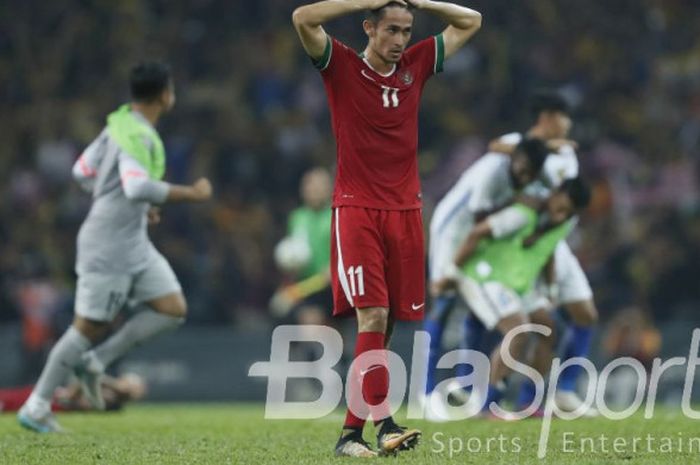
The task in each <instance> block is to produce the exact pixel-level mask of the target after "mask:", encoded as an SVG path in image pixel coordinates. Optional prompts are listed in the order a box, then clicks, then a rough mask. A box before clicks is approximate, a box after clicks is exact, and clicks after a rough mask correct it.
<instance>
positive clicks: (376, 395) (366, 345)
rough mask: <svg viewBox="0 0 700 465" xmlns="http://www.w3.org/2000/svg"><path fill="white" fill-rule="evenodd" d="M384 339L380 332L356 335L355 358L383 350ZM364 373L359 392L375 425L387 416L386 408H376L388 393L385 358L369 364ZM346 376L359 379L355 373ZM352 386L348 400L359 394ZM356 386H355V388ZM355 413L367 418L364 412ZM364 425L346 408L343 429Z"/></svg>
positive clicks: (363, 421) (358, 375)
mask: <svg viewBox="0 0 700 465" xmlns="http://www.w3.org/2000/svg"><path fill="white" fill-rule="evenodd" d="M384 339H385V335H384V333H380V332H366V333H359V334H358V335H357V342H356V343H355V358H357V357H359V356H360V355H362V354H363V353H365V352H368V351H370V350H384ZM375 367H376V368H375ZM365 373H366V374H365V376H364V379H362V380H361V382H362V389H361V392H362V396H363V397H364V399H365V402H366V403H367V404H369V407H370V413H371V414H372V419H373V420H374V421H375V423H376V422H377V421H379V420H383V419H384V418H386V417H388V416H389V409H388V407H387V408H384V407H377V406H378V405H379V404H381V403H382V402H383V401H384V399H386V397H387V395H388V392H389V371H388V369H387V361H386V357H380V358H378V359H377V360H376V363H372V364H370V366H369V367H368V368H366V369H365ZM348 376H354V377H355V378H356V379H360V378H361V376H360V374H359V373H357V372H353V373H349V374H348ZM352 386H353V385H352V384H351V385H350V387H351V390H350V392H349V394H348V397H350V399H354V398H356V397H355V396H358V395H359V394H360V393H359V392H354V391H355V390H356V389H352ZM357 386H358V385H357V384H356V385H355V387H357ZM357 413H358V414H359V413H362V414H363V416H365V417H367V412H366V411H363V412H357ZM364 424H365V420H363V419H362V418H360V417H358V416H356V415H355V414H353V413H352V411H350V409H349V408H348V412H347V415H346V416H345V427H348V428H362V427H363V426H364Z"/></svg>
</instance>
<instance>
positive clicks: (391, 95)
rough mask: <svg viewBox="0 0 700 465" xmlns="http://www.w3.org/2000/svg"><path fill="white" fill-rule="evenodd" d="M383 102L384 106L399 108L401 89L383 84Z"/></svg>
mask: <svg viewBox="0 0 700 465" xmlns="http://www.w3.org/2000/svg"><path fill="white" fill-rule="evenodd" d="M382 89H383V92H382V103H383V104H384V108H389V107H390V106H391V107H393V108H397V107H398V106H399V89H397V88H395V87H387V86H382Z"/></svg>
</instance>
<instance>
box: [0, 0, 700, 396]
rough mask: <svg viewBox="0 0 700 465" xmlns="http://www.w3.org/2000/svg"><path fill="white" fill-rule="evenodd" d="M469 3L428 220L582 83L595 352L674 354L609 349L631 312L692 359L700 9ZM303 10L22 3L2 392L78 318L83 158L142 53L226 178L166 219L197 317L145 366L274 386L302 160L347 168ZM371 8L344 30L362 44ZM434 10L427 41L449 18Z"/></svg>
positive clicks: (438, 91)
mask: <svg viewBox="0 0 700 465" xmlns="http://www.w3.org/2000/svg"><path fill="white" fill-rule="evenodd" d="M468 3H469V6H472V7H474V8H475V9H477V10H479V11H481V12H482V13H483V15H484V27H483V29H482V31H481V32H480V33H479V34H478V35H477V36H476V37H475V39H474V40H473V41H472V42H471V44H469V45H468V46H467V47H466V48H465V49H464V50H463V51H461V52H460V53H459V54H458V55H457V56H456V57H454V58H453V59H452V60H450V61H449V62H448V64H447V66H446V70H445V73H444V74H443V75H442V76H440V77H438V78H436V79H433V80H432V82H430V83H429V84H428V86H427V88H426V93H425V96H424V99H423V105H422V111H421V123H420V151H421V153H420V166H421V176H422V180H423V185H424V191H425V199H426V201H425V207H426V208H425V210H426V218H429V215H430V211H431V208H432V206H433V205H434V203H435V201H436V200H437V199H439V198H440V196H441V195H442V194H443V193H444V192H445V191H446V190H447V188H448V187H449V186H450V184H451V183H452V182H453V181H454V179H455V178H456V176H457V175H458V174H459V173H460V172H461V171H462V170H463V169H464V168H465V167H466V166H468V165H469V164H470V163H471V162H472V161H473V160H474V159H476V157H478V156H479V155H481V154H482V153H483V152H484V150H485V146H486V143H487V142H488V140H489V139H490V138H492V137H495V136H497V135H500V134H502V133H504V132H510V131H512V130H514V129H518V130H524V129H526V128H527V126H528V124H529V120H528V118H529V114H528V111H527V100H528V96H529V95H530V94H531V93H532V92H533V91H534V90H536V89H537V88H540V87H545V86H548V87H556V88H558V89H560V90H561V91H562V92H564V93H565V94H566V95H567V96H568V97H569V98H570V99H571V100H572V102H574V103H575V104H576V107H577V110H576V114H575V127H574V132H573V138H574V139H576V140H578V141H579V142H580V144H581V149H580V151H579V155H580V160H581V164H582V170H583V172H584V174H585V175H586V176H587V177H588V178H589V179H590V181H591V182H592V183H593V184H594V186H595V198H594V204H593V207H592V208H591V209H590V211H589V212H588V213H587V214H586V216H585V217H584V218H582V221H581V226H580V228H579V232H578V234H577V235H576V237H574V239H573V244H574V246H575V249H576V251H577V254H578V256H579V257H580V259H581V261H582V263H583V265H584V267H585V269H586V271H587V273H588V275H589V277H590V279H591V282H592V285H593V288H594V290H595V293H596V300H597V303H598V307H599V309H600V311H601V315H602V320H603V321H602V327H601V330H600V331H599V335H600V337H599V343H598V344H597V346H596V349H595V357H596V359H597V360H599V361H604V360H605V359H606V358H608V357H610V356H612V355H615V353H616V352H617V353H618V354H619V353H622V352H625V351H628V352H632V355H640V356H642V357H644V356H646V357H649V356H650V355H653V354H652V353H654V352H655V348H654V345H655V344H654V343H653V342H651V343H649V344H648V345H649V346H651V347H649V348H648V350H646V349H645V344H644V343H643V342H642V343H641V345H640V344H637V345H633V347H632V349H629V350H627V349H624V348H620V347H621V346H620V345H618V346H615V348H613V346H609V344H608V343H606V336H605V335H606V334H609V333H608V328H610V327H613V328H617V329H619V330H620V331H622V332H620V331H618V333H619V334H623V335H624V336H622V337H623V338H625V337H626V338H629V340H631V341H639V340H641V341H644V340H646V339H645V335H648V334H650V333H651V334H653V333H654V331H655V330H654V329H653V328H659V330H660V334H661V335H662V342H663V344H662V346H661V353H662V354H664V355H671V354H674V355H675V354H683V351H686V352H687V347H688V341H689V339H690V328H693V327H695V326H697V324H698V323H699V322H700V315H699V314H698V310H700V309H699V308H698V307H699V305H700V286H698V284H697V279H698V276H700V210H699V207H700V205H699V203H698V192H699V189H700V186H699V184H698V179H699V178H698V176H699V175H700V34H698V32H699V30H698V24H700V3H698V2H696V1H693V0H644V1H639V0H616V1H614V2H607V1H602V0H595V1H593V0H592V1H586V2H574V3H572V2H566V1H564V0H537V1H527V2H511V1H505V0H501V1H494V0H488V1H478V0H477V1H473V2H468ZM299 4H301V2H298V1H289V0H257V1H238V2H236V1H220V0H196V1H189V2H184V1H167V2H166V1H151V2H146V1H136V0H125V1H120V2H108V1H98V0H94V1H77V0H63V1H60V2H37V1H33V0H32V1H19V0H10V1H6V2H2V3H1V4H0V92H1V93H2V97H0V122H1V123H0V140H2V144H0V347H1V348H2V352H3V357H2V362H0V385H12V384H18V383H24V382H32V381H33V380H34V379H35V377H36V376H37V374H38V371H39V369H40V368H41V365H42V363H43V358H44V356H45V355H46V353H47V350H48V349H49V348H50V346H51V344H52V342H53V338H54V337H56V336H57V335H60V334H61V332H62V330H63V328H64V327H65V326H66V325H67V324H68V322H69V321H70V318H71V316H72V298H73V286H74V281H75V276H74V273H73V260H74V252H75V247H74V241H75V234H76V232H77V228H78V227H79V225H80V222H81V220H82V219H83V217H84V215H85V213H86V212H87V209H88V206H89V198H88V197H87V196H85V195H83V194H82V193H80V192H79V190H78V187H77V186H76V185H75V184H74V183H72V182H71V179H70V167H71V165H72V163H73V161H74V160H75V158H76V157H77V156H78V154H79V153H80V152H81V150H82V149H83V148H84V147H85V145H86V144H87V143H88V142H89V141H90V140H91V139H92V138H93V137H94V136H95V135H96V134H97V132H98V131H99V130H100V128H101V127H102V124H103V121H104V117H105V115H106V114H107V113H108V112H109V111H111V110H112V109H113V108H115V107H116V106H117V105H118V104H120V103H121V102H122V101H124V100H125V99H126V98H127V88H126V80H127V75H128V70H129V67H130V66H131V65H132V64H133V63H134V62H135V61H137V60H139V59H141V58H144V57H162V58H164V59H165V60H167V61H169V62H170V63H171V64H172V65H173V68H174V71H175V79H176V86H177V92H178V103H177V106H176V108H175V111H174V112H173V113H172V114H170V115H168V116H167V117H166V118H165V119H164V121H163V123H162V125H161V126H160V128H159V129H160V130H161V133H162V135H163V138H164V141H165V143H166V147H167V151H168V160H169V161H168V179H169V180H171V181H175V182H185V181H189V180H192V179H194V178H195V177H196V176H199V175H207V176H210V177H211V178H212V180H213V183H214V186H215V193H216V199H215V201H213V202H211V203H209V204H208V205H206V206H168V207H166V209H165V214H164V220H163V223H162V224H161V225H160V226H158V227H157V228H156V229H155V230H153V232H152V237H153V238H154V241H155V242H156V244H157V245H158V247H159V248H160V249H161V250H162V251H163V252H164V254H165V255H166V256H167V257H168V258H169V259H170V260H171V262H172V264H173V266H174V268H175V270H176V272H177V274H178V276H179V277H180V279H181V281H182V283H183V285H184V288H185V292H186V295H187V297H188V300H189V305H190V317H189V321H188V323H187V324H186V326H185V328H183V329H181V330H180V331H179V332H178V333H176V334H175V335H171V336H168V337H165V338H163V339H161V340H159V341H158V342H157V343H156V344H154V345H153V346H151V347H147V348H144V349H143V350H142V351H139V352H137V353H136V354H135V355H134V356H133V357H132V359H130V361H127V365H128V366H129V367H130V368H131V369H136V370H139V369H140V370H141V371H142V372H144V373H145V374H146V376H147V377H148V378H149V380H150V381H151V382H152V384H153V385H154V386H155V389H154V390H153V391H152V396H153V398H156V399H157V398H159V397H162V398H165V397H168V398H173V396H175V397H177V396H181V397H183V398H206V397H208V396H209V397H212V398H254V397H255V396H256V394H257V395H259V394H260V389H259V386H260V385H259V384H255V383H253V382H252V381H248V380H247V379H246V378H245V370H244V368H245V366H246V365H247V364H249V362H250V361H251V360H255V359H263V358H266V357H267V355H268V354H269V346H268V345H267V344H268V343H267V341H268V340H269V339H268V337H269V336H268V335H269V332H270V330H271V328H272V327H273V325H274V324H275V321H274V320H273V319H272V318H271V317H270V316H269V315H268V312H267V310H266V306H267V302H268V299H269V298H270V296H271V294H272V292H273V291H274V289H275V287H276V286H277V284H278V282H279V278H280V277H279V274H278V273H277V271H276V270H275V266H274V262H273V260H272V250H273V247H274V245H275V243H276V242H277V241H278V240H279V239H280V238H281V237H282V236H283V235H284V233H285V222H286V213H287V212H288V211H289V210H290V209H292V208H293V207H294V206H296V205H297V204H298V187H297V185H298V181H299V178H300V175H301V173H303V171H304V170H305V169H307V168H309V167H311V166H316V165H323V166H327V167H332V165H333V161H334V142H333V139H332V135H331V132H330V126H329V122H328V111H327V108H326V103H325V95H324V91H323V86H322V83H321V80H320V78H319V76H318V74H317V72H316V71H315V70H314V68H313V67H312V66H311V65H310V63H309V62H308V59H307V58H306V57H305V56H304V55H303V52H302V48H301V46H300V45H299V43H298V40H297V38H296V36H295V33H294V30H293V28H292V26H291V22H290V15H291V11H292V10H293V9H294V7H295V6H297V5H299ZM360 20H361V17H360V16H354V17H350V18H344V19H342V20H339V21H336V22H334V23H333V24H331V25H329V27H328V30H329V31H330V32H331V33H332V34H334V35H336V36H338V37H339V38H341V39H343V40H345V41H347V42H349V43H350V44H352V45H353V46H354V47H355V48H357V49H360V48H361V47H362V46H364V38H363V36H362V33H361V28H360V27H359V22H360ZM416 21H417V22H416V28H415V33H414V37H415V38H420V37H424V36H425V35H427V34H430V33H437V32H439V30H440V27H441V25H440V23H439V22H437V21H436V20H434V19H433V18H430V17H428V16H425V15H421V14H418V16H417V20H416ZM633 321H634V322H637V324H632V325H629V326H631V329H630V328H629V327H627V326H626V324H628V323H630V322H633ZM640 328H641V329H640ZM647 329H648V331H647ZM626 330H629V331H632V332H633V333H634V332H635V331H637V332H639V334H638V335H637V336H639V337H637V336H635V335H632V336H630V335H629V334H628V333H625V332H624V331H626ZM635 334H636V333H635ZM651 339H653V337H651ZM622 346H624V344H622ZM640 347H641V349H640ZM639 350H641V352H640V353H639V354H637V352H636V351H639ZM647 352H649V353H647ZM178 354H179V355H178ZM188 357H189V358H188ZM256 357H257V358H256ZM227 363H228V364H229V365H231V366H235V367H237V368H235V369H233V368H232V370H226V369H223V370H222V369H221V364H227ZM198 370H199V371H198ZM216 370H220V371H219V372H218V373H217V371H216ZM206 373H212V374H210V375H207V374H206ZM217 374H218V375H220V377H219V378H217V376H216V375H217ZM256 386H258V387H256ZM173 387H176V388H179V389H173ZM176 393H177V394H176Z"/></svg>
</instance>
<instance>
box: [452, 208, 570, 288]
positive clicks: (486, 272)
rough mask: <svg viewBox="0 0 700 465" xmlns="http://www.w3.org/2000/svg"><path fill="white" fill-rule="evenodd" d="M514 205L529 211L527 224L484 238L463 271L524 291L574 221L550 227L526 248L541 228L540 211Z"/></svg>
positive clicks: (526, 213) (472, 276)
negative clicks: (524, 244) (532, 235)
mask: <svg viewBox="0 0 700 465" xmlns="http://www.w3.org/2000/svg"><path fill="white" fill-rule="evenodd" d="M513 207H514V208H517V209H519V210H520V211H521V212H522V213H524V214H525V215H526V217H527V223H526V225H525V226H523V227H522V228H520V229H519V230H518V231H517V232H515V233H513V234H511V235H510V236H507V237H502V238H500V239H490V240H487V241H483V242H482V243H481V244H480V246H479V247H478V248H477V250H476V252H475V254H474V256H472V258H470V259H469V261H468V262H467V263H466V264H465V265H464V267H463V268H462V271H463V272H464V273H465V274H466V275H467V276H469V277H470V278H472V279H474V280H475V281H477V282H480V283H484V282H488V281H496V282H498V283H501V284H503V285H505V286H507V287H509V288H511V289H513V290H514V291H515V292H517V293H518V294H520V295H524V294H525V293H527V292H528V291H529V290H530V289H532V287H533V286H534V284H535V281H536V280H537V277H538V276H539V274H540V272H541V271H542V268H544V266H545V265H546V264H547V261H548V260H549V258H550V257H551V256H552V254H553V253H554V249H555V248H556V247H557V244H558V243H559V241H561V240H563V239H564V238H566V236H567V235H568V234H569V231H570V230H571V224H570V223H569V222H566V223H563V224H561V225H559V226H557V227H556V228H552V229H550V230H549V231H547V232H546V233H545V234H543V235H542V236H540V237H539V239H538V240H537V242H535V244H534V245H532V246H531V247H527V248H526V247H524V246H523V241H524V240H525V239H526V238H528V237H529V236H530V235H531V234H532V233H533V232H534V231H535V229H536V228H537V223H538V216H537V211H536V210H534V209H533V208H531V207H528V206H526V205H523V204H515V205H513Z"/></svg>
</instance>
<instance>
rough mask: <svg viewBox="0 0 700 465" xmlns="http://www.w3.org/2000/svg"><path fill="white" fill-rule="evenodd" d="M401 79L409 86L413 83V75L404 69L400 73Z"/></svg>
mask: <svg viewBox="0 0 700 465" xmlns="http://www.w3.org/2000/svg"><path fill="white" fill-rule="evenodd" d="M399 79H400V80H401V82H403V83H404V84H406V85H407V86H408V85H410V84H412V83H413V74H411V70H410V69H404V70H401V71H400V72H399Z"/></svg>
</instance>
